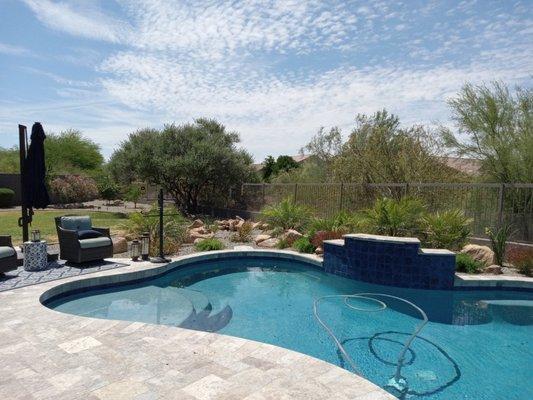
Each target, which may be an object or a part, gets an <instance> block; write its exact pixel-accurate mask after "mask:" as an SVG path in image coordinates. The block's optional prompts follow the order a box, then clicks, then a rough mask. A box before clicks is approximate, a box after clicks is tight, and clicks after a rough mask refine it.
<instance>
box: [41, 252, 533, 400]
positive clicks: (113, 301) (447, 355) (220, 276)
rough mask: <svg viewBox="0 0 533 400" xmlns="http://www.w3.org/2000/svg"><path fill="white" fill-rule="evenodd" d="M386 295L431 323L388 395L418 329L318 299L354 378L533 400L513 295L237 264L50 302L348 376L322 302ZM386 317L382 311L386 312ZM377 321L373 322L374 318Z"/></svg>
mask: <svg viewBox="0 0 533 400" xmlns="http://www.w3.org/2000/svg"><path fill="white" fill-rule="evenodd" d="M353 293H381V294H387V295H390V296H398V297H401V298H403V299H406V300H408V301H411V302H413V303H414V304H416V305H417V306H419V307H421V308H422V309H423V310H424V311H425V312H426V313H427V316H428V318H429V322H428V324H427V325H426V326H425V327H424V328H423V330H422V331H421V333H420V335H419V337H417V338H416V339H415V340H414V341H413V343H412V345H411V347H410V349H409V350H408V351H407V352H406V358H405V362H404V366H403V368H402V370H401V374H402V377H403V378H405V380H406V382H407V387H406V388H402V389H401V390H402V392H399V391H398V390H396V389H394V388H393V387H390V386H387V384H388V383H389V380H390V378H391V377H392V376H393V375H394V374H395V370H396V366H397V359H398V354H399V352H400V350H401V349H402V347H403V343H404V342H405V341H406V340H407V338H408V337H409V335H411V334H412V332H413V331H414V329H415V327H416V326H418V325H419V324H420V322H421V319H420V316H419V314H418V313H417V312H416V310H414V309H413V308H412V307H410V306H409V305H408V304H406V303H403V302H402V301H399V300H395V299H393V298H389V297H381V298H379V300H380V301H382V302H383V303H384V305H385V306H386V307H381V306H377V305H376V304H378V303H376V302H374V301H371V300H365V299H349V301H348V305H350V306H352V307H350V306H348V305H347V304H346V303H345V300H344V299H343V298H342V297H328V298H323V299H322V300H320V301H319V302H318V303H317V312H318V315H319V317H320V318H321V319H322V320H323V321H324V323H325V324H326V325H327V327H329V328H330V329H331V331H332V332H334V334H335V336H336V337H337V338H338V340H339V341H340V342H341V344H342V346H343V348H344V349H345V350H346V352H347V353H348V354H349V356H350V357H351V358H352V359H353V362H354V363H355V365H356V366H357V368H358V370H359V371H358V372H359V373H360V374H361V375H362V376H364V377H365V378H367V379H369V380H371V381H372V382H374V383H376V384H378V385H380V386H382V387H384V388H385V389H386V390H389V391H390V392H391V393H393V394H395V395H396V396H398V397H404V398H429V399H500V398H505V399H528V398H533V387H532V383H531V382H532V379H531V373H530V363H531V360H533V346H532V342H531V340H532V337H533V295H532V294H531V293H529V292H512V291H505V292H504V291H477V290H476V291H428V290H412V289H400V288H393V287H384V286H377V285H370V284H366V283H362V282H358V281H354V280H349V279H345V278H341V277H338V276H334V275H330V274H326V273H324V272H322V271H321V270H320V269H318V268H317V267H315V266H313V265H310V264H308V263H304V262H300V261H295V260H283V259H279V258H264V257H263V258H257V257H253V258H252V257H249V258H246V257H241V258H226V259H220V260H212V261H204V262H196V263H194V264H191V265H189V266H185V267H183V268H180V269H176V270H173V271H171V272H169V273H167V274H165V275H162V276H159V277H155V278H151V279H147V280H144V281H141V282H137V283H134V284H127V285H121V286H114V287H104V288H94V289H89V290H87V289H85V290H84V291H83V292H78V293H70V294H69V293H66V294H65V295H60V296H58V297H55V298H51V299H49V300H48V301H46V302H45V304H46V305H47V306H48V307H50V308H53V309H55V310H57V311H61V312H65V313H71V314H76V315H83V316H90V317H96V318H107V319H119V320H128V321H141V322H147V323H155V324H165V325H174V326H181V327H184V328H189V329H199V330H205V331H210V332H218V333H222V334H227V335H233V336H238V337H243V338H247V339H253V340H257V341H261V342H266V343H271V344H274V345H278V346H282V347H286V348H289V349H293V350H296V351H299V352H302V353H305V354H308V355H311V356H314V357H317V358H320V359H323V360H325V361H328V362H330V363H333V364H336V365H339V366H341V367H344V368H346V369H351V365H350V364H349V363H348V362H347V360H346V358H345V357H343V356H342V354H341V352H340V351H339V349H338V348H337V347H336V346H335V344H334V341H333V339H332V337H330V336H329V335H328V333H327V332H326V330H325V329H323V327H322V326H321V325H320V324H319V323H318V321H317V318H316V316H315V314H314V312H313V305H314V303H315V301H316V300H317V299H319V298H321V297H323V296H329V295H346V294H353ZM382 308H383V309H382ZM378 310H379V311H378Z"/></svg>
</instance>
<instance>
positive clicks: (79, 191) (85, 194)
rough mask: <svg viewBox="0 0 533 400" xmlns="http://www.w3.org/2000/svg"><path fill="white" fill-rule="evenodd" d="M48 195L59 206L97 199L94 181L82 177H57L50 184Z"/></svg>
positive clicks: (97, 193) (96, 188)
mask: <svg viewBox="0 0 533 400" xmlns="http://www.w3.org/2000/svg"><path fill="white" fill-rule="evenodd" d="M50 194H51V195H52V198H53V199H54V200H55V201H56V202H58V203H60V204H68V203H82V202H84V201H90V200H94V199H97V198H98V195H99V192H98V187H97V186H96V182H95V181H94V179H92V178H89V177H87V176H83V175H65V176H58V177H56V178H54V179H52V181H51V182H50Z"/></svg>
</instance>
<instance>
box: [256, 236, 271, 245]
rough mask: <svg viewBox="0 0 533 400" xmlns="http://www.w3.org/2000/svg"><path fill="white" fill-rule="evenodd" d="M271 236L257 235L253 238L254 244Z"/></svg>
mask: <svg viewBox="0 0 533 400" xmlns="http://www.w3.org/2000/svg"><path fill="white" fill-rule="evenodd" d="M271 237H272V236H270V235H257V236H256V237H255V239H254V242H255V244H259V243H261V242H263V241H265V240H268V239H270V238H271Z"/></svg>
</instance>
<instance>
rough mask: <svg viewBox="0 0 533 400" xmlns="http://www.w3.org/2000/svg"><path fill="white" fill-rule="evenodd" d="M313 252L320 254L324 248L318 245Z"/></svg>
mask: <svg viewBox="0 0 533 400" xmlns="http://www.w3.org/2000/svg"><path fill="white" fill-rule="evenodd" d="M315 254H316V255H317V256H321V255H323V254H324V249H323V248H322V246H319V247H317V248H316V249H315Z"/></svg>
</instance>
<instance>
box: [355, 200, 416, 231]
mask: <svg viewBox="0 0 533 400" xmlns="http://www.w3.org/2000/svg"><path fill="white" fill-rule="evenodd" d="M423 213H424V206H423V205H422V203H421V202H420V201H419V200H416V199H410V198H405V197H404V198H402V199H400V200H395V199H391V198H387V197H385V198H381V199H378V200H376V202H375V204H374V206H373V207H372V208H368V209H366V210H363V211H362V212H361V214H360V221H359V224H360V226H361V229H362V230H363V231H365V232H368V233H375V234H379V235H388V236H407V235H412V234H413V233H414V232H416V230H417V228H418V226H419V223H420V219H421V218H422V216H423Z"/></svg>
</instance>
